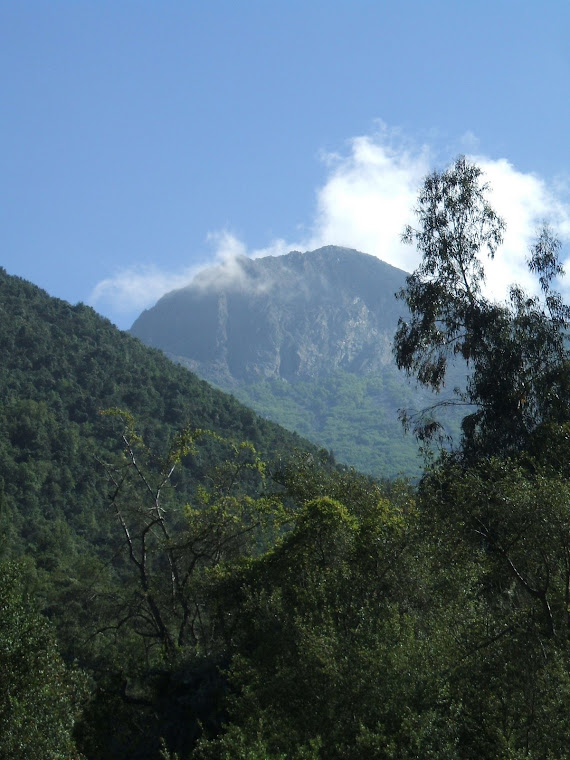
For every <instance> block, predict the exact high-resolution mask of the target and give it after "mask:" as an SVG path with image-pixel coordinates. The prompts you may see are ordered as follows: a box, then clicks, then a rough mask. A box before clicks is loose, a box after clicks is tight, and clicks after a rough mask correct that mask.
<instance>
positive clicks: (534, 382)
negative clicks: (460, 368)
mask: <svg viewBox="0 0 570 760" xmlns="http://www.w3.org/2000/svg"><path fill="white" fill-rule="evenodd" d="M482 174H483V172H482V170H481V169H480V168H479V167H477V166H476V165H474V164H471V163H469V162H468V161H467V160H466V159H465V157H463V156H460V157H459V158H458V159H457V160H456V161H455V163H454V165H453V166H452V167H451V168H449V169H447V170H446V171H443V172H437V171H434V172H433V173H432V174H430V175H428V176H427V177H426V179H425V181H424V184H423V187H422V189H421V192H420V195H419V198H418V205H417V207H416V216H417V218H418V222H419V225H418V227H417V228H412V227H407V228H406V230H405V231H404V235H403V240H404V241H405V242H407V243H411V244H413V243H415V244H416V245H417V247H418V250H419V251H420V253H421V254H422V261H421V263H420V265H419V267H418V268H417V269H416V271H415V272H414V273H413V274H411V275H410V276H409V277H408V278H407V281H406V287H405V288H404V289H403V290H402V291H401V292H400V293H399V297H400V298H401V299H402V300H404V301H406V303H407V305H408V307H409V309H410V320H409V322H406V321H404V320H400V323H399V326H398V330H397V333H396V337H395V343H394V349H395V355H396V362H397V365H398V367H399V368H400V369H403V370H405V371H406V372H407V373H408V375H413V376H415V377H416V378H417V379H418V381H419V382H420V383H421V384H423V385H425V386H428V387H431V388H432V389H434V390H435V391H438V392H439V391H440V390H441V389H442V387H443V386H444V384H445V379H446V373H447V370H448V366H449V363H450V361H452V360H454V359H456V360H464V361H465V362H466V364H467V367H468V372H467V373H466V385H465V388H464V389H462V390H461V389H455V394H456V395H455V399H454V401H453V402H452V403H459V404H464V405H465V406H466V408H467V409H468V411H469V413H468V414H467V415H466V416H465V418H464V420H463V425H462V430H463V440H462V451H463V454H464V455H465V456H467V457H473V456H477V455H478V454H479V453H480V452H482V451H484V452H485V453H487V454H493V453H494V454H504V453H508V452H512V451H516V450H519V449H521V448H523V447H524V446H525V444H526V442H527V440H528V437H529V435H530V434H531V433H532V432H533V430H534V429H535V428H536V427H537V426H538V425H539V424H541V423H543V422H552V421H560V420H561V419H567V418H568V414H569V412H570V409H569V406H568V401H567V400H566V399H567V398H568V397H569V396H568V394H567V392H566V391H567V390H568V388H569V383H570V380H569V377H568V354H567V351H566V348H565V345H564V331H565V329H566V327H567V326H568V320H569V318H570V310H569V308H568V307H567V306H566V305H564V304H563V302H562V299H561V297H560V295H559V294H558V293H556V292H555V291H553V290H552V283H553V280H555V278H556V277H558V276H560V275H561V274H563V269H562V266H561V264H560V261H559V249H560V242H559V241H558V240H557V239H556V237H555V236H554V235H553V234H552V232H551V231H550V229H549V228H548V227H544V229H543V230H542V231H541V233H540V235H539V236H538V238H537V240H536V242H535V244H534V246H533V247H532V249H531V252H530V257H529V259H528V266H529V269H530V271H531V272H532V273H533V274H534V275H535V276H536V277H537V280H538V284H539V289H540V291H541V293H542V295H541V296H530V295H527V294H526V293H525V292H524V291H523V290H522V289H521V288H520V287H519V286H516V285H515V286H513V287H511V289H510V293H509V298H508V300H507V301H506V302H505V303H497V302H493V301H491V300H490V299H488V298H487V297H486V296H485V294H484V290H483V286H484V283H485V271H484V266H483V257H484V256H485V255H487V256H489V257H490V258H493V257H494V255H495V252H496V251H497V249H498V247H499V246H500V244H501V243H502V241H503V233H504V230H505V223H504V221H503V220H502V219H501V218H500V217H499V216H498V215H497V214H496V212H495V211H494V210H493V208H492V207H491V205H490V203H489V201H488V198H487V195H488V190H489V186H488V185H487V184H484V183H483V182H482ZM443 403H449V402H443ZM403 417H404V422H408V423H410V422H411V423H413V424H414V427H415V432H416V434H417V435H418V437H419V438H420V439H426V438H428V439H429V438H432V437H433V436H434V435H435V434H436V433H437V432H438V429H439V425H438V423H437V422H436V421H435V420H434V419H433V417H432V416H430V415H425V414H424V415H420V416H419V417H417V418H415V419H413V420H411V419H409V418H406V415H405V414H404V415H403Z"/></svg>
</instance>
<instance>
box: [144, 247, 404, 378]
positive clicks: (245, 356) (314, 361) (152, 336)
mask: <svg viewBox="0 0 570 760" xmlns="http://www.w3.org/2000/svg"><path fill="white" fill-rule="evenodd" d="M405 277H406V273H405V272H403V271H402V270H399V269H397V268H395V267H392V266H390V265H389V264H386V263H385V262H382V261H380V260H379V259H377V258H376V257H374V256H370V255H369V254H364V253H360V252H359V251H355V250H353V249H349V248H341V247H338V246H325V247H323V248H320V249H317V250H315V251H307V252H304V253H301V252H299V251H292V252H290V253H288V254H285V255H283V256H268V257H264V258H259V259H247V258H245V257H240V258H237V259H234V260H232V261H231V262H229V263H227V264H226V265H220V266H218V267H214V268H210V269H208V270H203V271H202V272H201V273H200V274H199V275H198V276H197V277H196V278H195V279H194V280H193V281H192V283H190V284H189V285H188V286H186V287H185V288H181V289H178V290H175V291H172V292H171V293H168V294H166V295H165V296H163V297H162V298H161V299H160V300H159V301H158V302H157V304H156V305H155V306H154V307H152V308H151V309H149V310H146V311H145V312H143V313H142V314H141V315H140V316H139V317H138V319H137V320H135V322H134V324H133V326H132V327H131V330H130V332H131V334H132V335H134V336H135V337H138V338H140V339H141V340H142V341H143V342H144V343H146V344H147V345H151V346H155V347H158V348H161V349H162V350H163V351H164V352H165V353H167V354H168V355H169V356H171V357H172V358H174V359H176V360H177V361H179V362H181V363H183V364H185V366H187V367H189V368H190V369H193V370H194V371H196V372H197V373H198V374H199V375H200V376H201V377H204V378H205V379H207V380H210V381H212V382H214V383H216V384H221V385H222V387H226V388H230V387H232V385H233V386H236V385H239V384H241V383H244V382H245V383H252V382H256V381H261V380H267V379H277V378H279V379H283V380H288V381H291V380H297V379H303V380H307V379H316V378H318V377H322V376H326V375H329V374H330V373H331V372H334V371H337V370H340V371H349V372H353V373H356V374H363V373H364V374H366V373H371V372H375V371H378V369H379V368H381V367H382V366H384V365H386V364H388V363H390V362H392V336H393V332H394V329H395V326H396V324H397V322H398V318H399V317H400V316H402V315H403V314H405V308H404V307H403V306H402V305H401V304H400V303H399V302H397V301H396V299H395V298H394V294H395V292H396V291H397V290H399V289H400V288H401V287H403V285H404V282H405ZM198 324H199V325H200V328H199V329H198V330H196V329H195V330H192V329H188V327H189V326H191V325H198Z"/></svg>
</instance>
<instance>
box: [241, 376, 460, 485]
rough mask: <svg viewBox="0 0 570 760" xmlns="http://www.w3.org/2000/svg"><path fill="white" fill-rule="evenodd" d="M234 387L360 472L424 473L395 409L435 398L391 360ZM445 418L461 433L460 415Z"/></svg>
mask: <svg viewBox="0 0 570 760" xmlns="http://www.w3.org/2000/svg"><path fill="white" fill-rule="evenodd" d="M458 382H460V379H459V378H458ZM232 390H233V393H234V394H235V395H236V396H237V398H239V399H240V400H241V401H242V402H243V403H245V404H248V405H249V406H251V407H252V408H254V409H255V410H256V411H257V412H258V413H259V414H262V415H263V416H264V417H267V418H268V419H271V420H273V421H275V422H277V423H279V424H280V425H283V426H284V427H285V428H287V429H288V430H295V431H296V432H297V433H299V435H302V436H303V437H305V438H307V439H309V440H311V441H313V442H314V443H316V444H318V445H320V446H323V447H324V448H326V449H328V450H330V451H331V452H334V456H335V458H336V460H337V461H339V462H343V463H345V464H347V465H349V466H351V467H355V468H356V469H357V470H359V471H360V472H366V473H369V474H370V475H373V476H374V477H377V478H393V477H398V476H402V475H405V476H409V477H416V476H418V475H419V474H420V469H421V468H420V457H419V456H418V452H417V446H416V443H415V441H413V440H412V439H411V438H409V437H407V436H406V435H405V434H404V432H403V431H402V427H401V424H400V422H399V420H398V415H397V411H396V410H397V409H399V408H402V407H410V406H411V405H412V404H414V405H417V404H423V405H425V406H428V405H430V404H433V402H434V398H433V397H432V394H431V393H430V392H429V391H421V392H418V391H417V390H415V389H413V388H412V386H411V385H410V384H408V383H406V382H402V378H401V374H400V373H399V372H398V371H397V370H396V368H395V367H392V366H391V365H387V366H386V367H385V368H384V369H383V370H382V372H378V373H375V374H371V375H366V376H357V375H355V374H352V373H350V372H341V371H338V372H335V373H333V374H331V375H329V376H326V377H322V378H319V379H318V380H315V381H309V380H292V381H290V382H286V381H284V380H264V381H262V382H258V383H250V384H247V385H241V386H239V387H237V388H234V389H232ZM389 409H392V410H393V413H392V415H391V414H390V413H389V412H388V411H386V410H389ZM443 419H444V421H445V426H446V430H447V432H448V433H449V434H450V435H452V436H453V437H455V438H458V437H459V435H458V434H459V423H460V417H459V414H457V413H455V414H453V413H451V414H447V416H444V418H443Z"/></svg>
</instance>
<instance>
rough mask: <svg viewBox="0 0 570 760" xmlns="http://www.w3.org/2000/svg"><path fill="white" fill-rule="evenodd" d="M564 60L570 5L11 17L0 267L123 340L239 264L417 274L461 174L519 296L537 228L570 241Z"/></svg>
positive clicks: (219, 2) (248, 8)
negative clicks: (462, 167) (487, 207)
mask: <svg viewBox="0 0 570 760" xmlns="http://www.w3.org/2000/svg"><path fill="white" fill-rule="evenodd" d="M569 40H570V4H569V3H568V2H567V0H559V1H558V0H546V2H541V3H538V2H536V0H533V1H532V2H529V1H526V2H525V0H518V2H508V1H506V0H505V1H501V0H494V2H487V1H486V0H478V2H475V0H473V1H472V2H460V1H459V0H454V1H452V0H445V1H443V0H440V1H439V2H438V0H430V2H427V0H423V1H421V2H420V1H419V0H418V1H416V2H412V1H410V2H406V0H400V1H399V2H396V0H393V1H390V2H380V1H379V0H376V2H371V1H365V0H351V1H350V2H349V1H348V0H346V1H341V0H327V1H326V2H325V1H324V0H322V1H321V0H303V1H302V2H301V1H298V0H264V2H261V1H260V0H241V1H240V2H236V0H231V1H230V0H227V1H223V0H200V2H197V1H194V2H192V1H190V0H188V1H186V2H182V1H178V2H173V1H172V2H171V1H169V0H162V1H161V2H158V0H157V1H156V2H148V1H145V0H137V1H136V2H134V1H132V2H130V1H129V0H115V1H114V2H107V1H106V0H92V1H91V2H88V1H87V0H85V1H83V0H73V1H72V0H68V2H62V1H60V0H49V2H48V1H47V0H42V1H41V2H40V1H37V2H31V1H30V2H29V1H27V0H3V1H2V2H1V3H0V138H1V139H0V156H1V164H0V167H1V171H0V235H1V238H0V239H1V251H2V260H0V264H2V265H3V266H4V267H5V268H6V269H7V271H8V272H9V273H11V274H17V275H20V276H22V277H25V278H26V279H29V280H31V281H33V282H35V283H36V284H38V285H40V286H41V287H43V288H45V289H46V290H48V292H49V293H51V294H52V295H55V296H58V297H61V298H65V299H67V300H69V301H71V302H73V303H75V302H77V301H85V302H88V303H92V304H93V305H94V306H95V308H97V310H98V311H100V312H101V313H103V314H105V315H106V316H108V317H109V318H110V319H112V320H113V321H114V322H115V323H116V324H118V325H119V326H120V327H129V326H130V324H131V323H132V321H133V320H134V318H135V317H136V316H137V314H138V313H139V312H140V310H141V309H142V308H144V307H147V306H150V305H152V303H153V302H154V301H155V300H156V298H158V297H159V296H160V295H161V294H162V293H163V292H165V291H166V290H168V289H170V288H172V287H179V286H181V285H183V284H184V282H186V281H187V280H188V279H189V278H190V277H191V276H192V274H193V273H194V272H195V271H196V270H197V268H199V267H201V266H204V265H206V264H208V263H211V262H215V261H217V262H220V261H222V262H225V263H226V265H228V262H230V261H232V257H233V256H234V255H235V253H245V254H246V255H262V254H264V253H282V252H284V251H286V250H289V249H290V248H301V249H303V250H304V249H308V248H310V247H317V246H318V245H322V244H327V243H332V244H341V245H348V246H351V247H355V248H359V249H360V250H364V251H366V252H369V253H373V254H375V255H378V256H379V257H380V258H384V259H385V260H387V261H390V263H393V264H395V265H397V266H401V267H403V268H408V269H410V268H412V267H413V266H414V258H413V252H411V251H408V250H405V251H404V250H403V249H402V248H401V246H400V243H399V230H400V229H401V227H402V226H403V223H405V221H407V219H408V217H407V216H406V215H407V214H409V209H410V208H411V206H412V205H413V199H414V196H415V192H416V191H417V188H418V186H419V183H420V181H421V177H422V176H423V174H424V173H425V172H427V171H429V170H430V169H431V168H433V167H443V166H445V165H446V163H448V162H449V161H450V160H451V159H452V158H454V157H455V156H456V155H457V154H458V153H459V152H465V153H467V154H469V155H471V156H473V157H475V158H476V159H477V160H478V161H479V162H480V163H481V164H482V165H483V167H484V168H485V170H486V171H487V175H488V178H489V180H490V181H491V183H492V184H493V187H494V188H495V193H496V195H495V200H496V206H497V207H498V210H499V211H500V212H501V213H503V214H504V215H505V216H506V217H507V223H508V225H509V231H510V238H509V239H508V240H507V241H506V252H505V256H504V257H503V259H502V260H501V262H499V263H498V264H497V267H498V268H497V270H496V273H495V274H494V279H495V280H496V281H499V280H500V281H501V282H503V281H505V282H506V281H507V280H509V279H520V278H522V279H523V280H524V272H523V269H522V263H521V262H522V259H523V258H524V254H525V253H526V247H527V245H528V241H529V239H530V238H529V236H531V235H532V233H533V230H534V228H535V225H536V222H537V221H540V220H541V219H542V218H548V219H551V220H552V221H553V223H554V224H555V226H556V227H557V229H558V231H559V234H560V235H561V237H562V238H563V240H564V242H565V243H568V241H570V203H569V202H570V192H569V187H570V43H569ZM566 251H568V246H567V247H566ZM519 275H520V277H519Z"/></svg>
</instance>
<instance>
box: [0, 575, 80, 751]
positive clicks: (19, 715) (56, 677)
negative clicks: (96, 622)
mask: <svg viewBox="0 0 570 760" xmlns="http://www.w3.org/2000/svg"><path fill="white" fill-rule="evenodd" d="M24 578H25V573H24V568H23V567H21V566H18V565H16V564H14V563H2V564H0V611H1V624H0V683H1V684H2V688H1V689H0V756H2V757H5V758H11V760H12V759H13V760H19V759H21V760H34V759H35V758H37V760H73V758H77V759H79V754H78V752H77V750H76V748H75V743H74V741H73V737H72V731H73V726H74V723H75V719H76V718H77V715H78V713H79V711H80V706H81V702H82V701H83V700H84V698H85V696H86V683H85V678H84V677H83V676H82V674H80V673H79V672H78V671H76V670H73V669H71V668H67V667H66V666H65V664H64V662H63V661H62V659H61V657H60V655H59V652H58V649H57V645H56V642H55V632H54V630H53V629H52V627H51V626H50V625H49V623H48V621H47V620H46V619H45V618H43V617H42V616H41V615H40V614H39V613H38V612H37V611H36V610H35V609H34V608H33V605H32V604H31V602H30V601H29V600H28V599H27V595H26V592H25V583H24Z"/></svg>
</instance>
